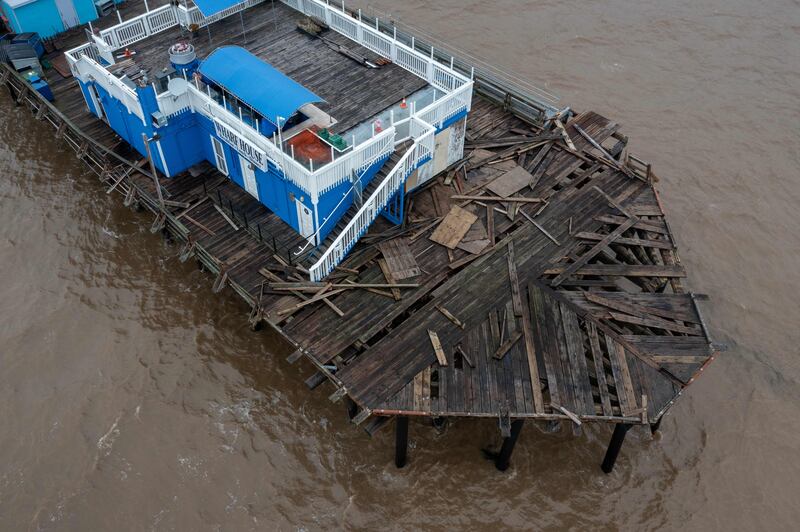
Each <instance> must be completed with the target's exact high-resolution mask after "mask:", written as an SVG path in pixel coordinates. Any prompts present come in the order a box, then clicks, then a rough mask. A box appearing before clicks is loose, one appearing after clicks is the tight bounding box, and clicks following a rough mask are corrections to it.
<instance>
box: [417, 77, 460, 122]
mask: <svg viewBox="0 0 800 532" xmlns="http://www.w3.org/2000/svg"><path fill="white" fill-rule="evenodd" d="M471 108H472V82H469V83H468V84H466V85H463V86H461V87H459V88H458V89H456V90H455V91H453V92H451V93H450V94H448V95H447V96H444V97H442V98H440V99H438V100H436V101H435V102H433V103H432V104H430V105H429V106H427V107H425V108H424V109H422V110H421V111H419V112H418V113H417V114H416V116H418V117H419V118H420V119H421V120H423V121H424V122H427V123H429V124H432V125H434V126H436V127H437V128H441V127H442V124H444V123H445V122H446V121H447V120H449V119H451V118H453V117H454V116H456V115H457V114H458V113H460V112H462V111H464V110H467V111H469V109H471Z"/></svg>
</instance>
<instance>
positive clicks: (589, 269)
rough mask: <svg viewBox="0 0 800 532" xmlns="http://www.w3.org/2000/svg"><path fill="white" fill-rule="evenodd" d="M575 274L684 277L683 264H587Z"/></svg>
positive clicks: (557, 271)
mask: <svg viewBox="0 0 800 532" xmlns="http://www.w3.org/2000/svg"><path fill="white" fill-rule="evenodd" d="M564 270H565V268H564V267H563V266H557V267H554V268H549V269H547V270H545V271H544V275H558V274H560V273H562V272H563V271H564ZM574 273H575V274H577V275H599V276H603V275H610V276H624V277H686V270H684V269H683V266H678V265H675V266H651V265H633V264H587V265H586V266H583V267H582V268H580V269H578V271H576V272H574Z"/></svg>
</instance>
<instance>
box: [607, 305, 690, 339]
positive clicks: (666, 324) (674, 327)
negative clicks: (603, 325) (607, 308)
mask: <svg viewBox="0 0 800 532" xmlns="http://www.w3.org/2000/svg"><path fill="white" fill-rule="evenodd" d="M610 314H611V317H612V318H613V319H615V320H617V321H621V322H623V323H632V324H634V325H641V326H642V327H652V328H656V329H664V330H665V331H672V332H677V333H684V334H691V335H694V336H699V335H700V332H701V331H700V329H696V328H694V327H685V326H683V325H678V324H677V323H674V322H671V321H668V320H663V319H661V318H655V317H652V318H640V317H638V316H629V315H628V314H622V313H619V312H613V311H612V312H611V313H610Z"/></svg>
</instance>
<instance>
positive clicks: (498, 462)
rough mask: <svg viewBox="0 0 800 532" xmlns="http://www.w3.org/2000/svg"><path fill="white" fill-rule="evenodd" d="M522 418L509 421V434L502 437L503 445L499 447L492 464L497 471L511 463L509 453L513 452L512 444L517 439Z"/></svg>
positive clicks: (513, 444)
mask: <svg viewBox="0 0 800 532" xmlns="http://www.w3.org/2000/svg"><path fill="white" fill-rule="evenodd" d="M523 423H524V420H522V419H516V420H514V421H512V422H511V435H509V436H508V437H507V438H503V446H502V447H500V452H499V453H497V457H496V458H495V459H494V465H495V467H496V468H497V469H498V470H499V471H505V470H506V469H508V466H509V465H510V464H511V453H513V452H514V446H515V445H516V444H517V440H518V439H519V433H520V432H522V424H523Z"/></svg>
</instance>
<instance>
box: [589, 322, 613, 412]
mask: <svg viewBox="0 0 800 532" xmlns="http://www.w3.org/2000/svg"><path fill="white" fill-rule="evenodd" d="M586 333H587V335H588V336H589V348H590V349H591V351H592V360H593V362H594V372H595V377H596V378H597V390H598V392H599V394H600V405H601V407H602V409H603V415H605V416H612V415H614V411H613V410H612V409H611V397H610V396H609V394H608V382H607V381H606V369H605V366H604V365H603V352H602V351H601V350H600V339H599V338H598V336H597V327H595V325H594V323H592V322H591V321H589V320H586Z"/></svg>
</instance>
